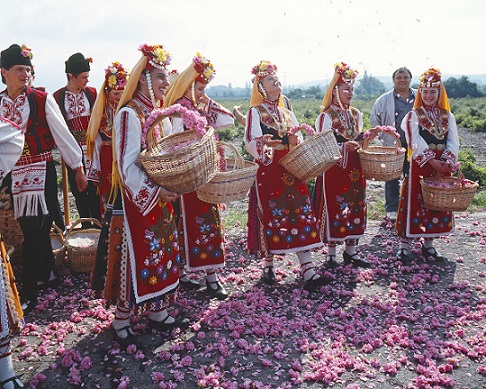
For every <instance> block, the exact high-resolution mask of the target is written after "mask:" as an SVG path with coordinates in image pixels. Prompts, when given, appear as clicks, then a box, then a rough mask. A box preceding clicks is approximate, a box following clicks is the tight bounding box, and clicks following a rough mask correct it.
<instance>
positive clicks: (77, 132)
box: [54, 53, 101, 227]
mask: <svg viewBox="0 0 486 389" xmlns="http://www.w3.org/2000/svg"><path fill="white" fill-rule="evenodd" d="M92 62H93V60H92V59H91V58H85V57H84V55H83V54H81V53H75V54H73V55H71V56H70V57H69V58H68V60H67V61H66V62H65V65H66V67H65V69H66V77H67V85H66V86H65V87H63V88H60V89H58V90H57V91H55V92H54V98H55V99H56V102H57V104H58V105H59V108H60V109H61V112H62V115H63V116H64V119H65V120H66V123H67V125H68V127H69V130H70V131H71V133H72V134H73V136H74V138H76V141H77V142H78V144H79V147H80V148H81V149H82V151H83V163H84V168H85V169H86V172H88V171H89V169H90V165H91V160H90V159H89V158H88V155H87V146H86V137H87V130H88V123H89V120H90V117H91V112H92V110H93V105H94V102H95V100H96V89H95V88H93V87H91V86H88V82H89V72H90V70H91V66H90V64H91V63H92ZM67 172H68V180H69V186H70V189H71V193H72V194H73V196H74V199H75V201H76V208H77V209H78V213H79V217H82V218H95V219H98V220H100V219H101V211H100V200H99V196H98V193H97V188H96V185H95V184H94V182H93V181H88V187H87V189H86V190H85V191H83V192H80V191H79V190H78V189H77V188H76V185H75V182H74V180H75V173H74V171H73V170H72V169H71V168H70V167H69V166H68V167H67ZM83 226H84V227H88V226H90V224H89V223H83Z"/></svg>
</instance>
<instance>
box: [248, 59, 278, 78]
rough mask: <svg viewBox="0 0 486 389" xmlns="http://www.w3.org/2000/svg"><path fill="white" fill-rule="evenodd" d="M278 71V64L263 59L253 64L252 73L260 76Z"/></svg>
mask: <svg viewBox="0 0 486 389" xmlns="http://www.w3.org/2000/svg"><path fill="white" fill-rule="evenodd" d="M275 73H277V65H274V64H273V63H271V62H270V61H266V60H262V61H260V63H259V64H258V65H255V66H253V68H252V69H251V74H254V75H255V76H258V77H265V76H268V75H269V74H275Z"/></svg>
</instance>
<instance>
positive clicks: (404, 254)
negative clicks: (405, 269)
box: [397, 249, 412, 263]
mask: <svg viewBox="0 0 486 389" xmlns="http://www.w3.org/2000/svg"><path fill="white" fill-rule="evenodd" d="M411 259H412V258H411V257H410V253H409V251H408V249H398V251H397V260H398V261H400V262H402V263H407V262H409V261H410V260H411Z"/></svg>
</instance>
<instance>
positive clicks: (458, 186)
mask: <svg viewBox="0 0 486 389" xmlns="http://www.w3.org/2000/svg"><path fill="white" fill-rule="evenodd" d="M457 175H458V177H442V176H434V177H427V178H422V179H421V180H420V185H421V186H422V196H423V199H424V206H425V208H428V209H432V210H435V211H446V212H448V211H455V212H462V211H465V210H466V209H467V207H469V205H470V204H471V202H472V200H473V198H474V194H475V193H476V191H477V189H478V186H479V184H478V183H477V182H474V181H470V180H467V179H465V178H464V175H463V174H462V172H461V171H458V173H457ZM439 185H442V186H439Z"/></svg>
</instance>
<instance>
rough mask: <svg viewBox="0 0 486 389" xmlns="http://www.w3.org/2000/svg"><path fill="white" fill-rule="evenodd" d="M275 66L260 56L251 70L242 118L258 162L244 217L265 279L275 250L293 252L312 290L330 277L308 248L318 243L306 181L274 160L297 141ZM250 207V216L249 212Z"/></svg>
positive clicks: (269, 280)
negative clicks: (251, 203) (253, 206)
mask: <svg viewBox="0 0 486 389" xmlns="http://www.w3.org/2000/svg"><path fill="white" fill-rule="evenodd" d="M276 72H277V67H276V66H275V65H274V64H272V63H270V62H268V61H261V62H260V63H259V64H258V65H256V66H254V67H253V69H252V73H253V74H254V75H255V81H254V83H253V90H252V94H251V101H250V107H251V108H250V111H249V112H248V115H247V119H246V132H245V145H246V148H247V150H248V152H249V153H250V154H251V155H252V156H253V157H254V158H255V162H257V163H258V165H259V168H258V172H257V177H256V189H257V212H256V215H257V220H249V222H248V236H249V239H250V237H252V236H253V237H256V240H257V243H258V254H259V255H261V256H262V257H263V277H262V280H263V282H265V283H266V284H269V285H273V284H275V283H276V279H275V273H274V271H273V256H274V254H286V253H295V254H296V255H297V257H298V258H299V262H300V266H301V271H302V275H303V277H304V280H305V284H304V288H305V289H307V290H314V289H316V288H318V287H320V286H323V285H325V284H326V283H328V282H329V279H327V278H325V277H321V276H319V275H318V274H317V273H316V272H315V267H314V263H313V260H312V254H311V252H310V250H312V249H314V248H316V247H321V246H322V242H321V240H320V238H319V233H318V226H317V218H316V216H315V214H314V211H313V209H312V206H311V200H310V197H309V193H308V189H307V185H306V184H305V183H304V182H302V181H300V180H298V179H297V178H296V177H294V176H293V175H291V174H290V173H288V172H287V171H286V170H285V169H284V168H283V167H282V166H281V165H280V164H279V163H278V161H279V160H280V159H281V158H282V157H284V156H285V155H286V154H287V153H288V152H289V150H290V148H292V147H293V146H295V145H297V144H298V143H299V141H300V138H299V136H300V134H299V135H294V134H291V133H289V130H290V129H291V128H293V127H296V126H298V123H297V119H296V117H295V115H294V113H293V112H291V111H289V110H288V109H285V108H283V102H282V98H281V97H282V85H281V84H280V81H279V79H278V76H277V74H276ZM254 214H255V213H254V212H251V211H250V212H249V218H250V219H251V215H254Z"/></svg>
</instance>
